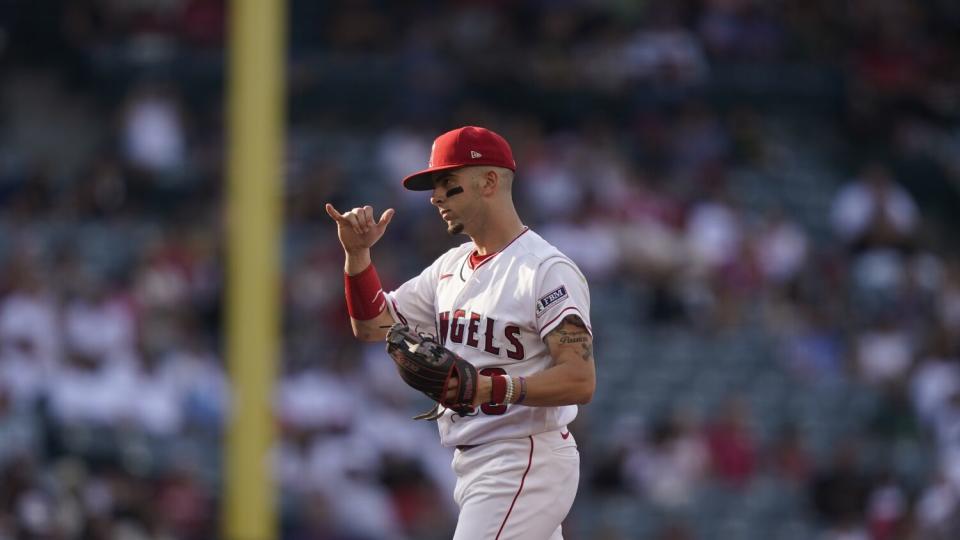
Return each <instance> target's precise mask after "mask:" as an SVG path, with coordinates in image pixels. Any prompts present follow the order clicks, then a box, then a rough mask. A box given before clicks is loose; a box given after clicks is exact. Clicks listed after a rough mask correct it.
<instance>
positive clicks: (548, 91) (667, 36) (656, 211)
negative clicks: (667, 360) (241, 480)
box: [0, 0, 960, 540]
mask: <svg viewBox="0 0 960 540" xmlns="http://www.w3.org/2000/svg"><path fill="white" fill-rule="evenodd" d="M290 8H291V16H290V32H291V39H290V44H291V51H290V55H289V60H290V63H289V68H288V72H289V81H288V85H289V96H290V105H289V110H288V115H289V123H288V125H289V129H288V133H287V137H288V138H287V155H286V161H285V163H284V166H285V175H284V179H283V180H284V186H285V192H284V193H285V203H286V204H285V208H286V231H285V233H284V239H283V245H282V246H278V254H282V257H283V261H284V275H283V299H284V307H283V315H284V321H283V338H284V339H283V350H282V355H281V359H280V362H281V379H280V380H279V382H278V387H277V391H276V398H275V416H276V420H277V425H278V427H279V433H280V435H281V437H280V440H279V442H278V445H277V447H276V449H275V454H274V470H275V471H276V478H277V480H278V483H279V486H280V488H281V493H282V496H281V507H280V521H281V530H282V536H283V538H290V539H296V540H301V539H302V540H364V539H369V540H373V539H392V538H396V539H403V538H418V539H428V540H429V539H431V538H448V537H449V536H450V535H451V531H452V527H453V523H454V520H455V516H456V508H455V506H454V504H453V500H452V496H451V494H452V486H453V478H452V473H451V471H450V468H449V459H450V457H451V455H452V454H451V452H450V451H449V450H447V449H443V448H442V447H440V446H439V443H438V438H437V436H436V435H435V434H434V429H435V428H434V426H433V425H432V424H427V423H421V422H414V421H413V420H411V419H410V418H409V417H410V416H411V413H414V412H419V409H422V408H425V404H424V402H423V401H422V400H421V399H420V398H419V397H418V396H415V395H412V392H411V391H409V389H407V388H406V387H405V386H403V385H402V384H400V381H399V378H398V377H397V376H396V375H395V373H394V369H393V367H392V365H391V364H390V363H389V362H386V357H385V355H384V354H383V350H382V347H380V346H379V345H376V344H372V345H361V344H358V343H355V342H354V341H353V339H352V337H351V335H350V330H349V325H348V321H347V317H346V313H345V309H344V304H343V298H342V277H341V272H342V258H341V257H342V255H341V252H340V246H339V243H338V242H337V239H336V236H335V233H334V228H333V226H332V225H331V224H330V223H329V222H328V219H329V218H327V216H326V214H325V212H324V211H323V204H324V203H326V202H332V203H334V204H335V205H337V206H338V208H340V209H341V210H345V209H349V208H351V207H353V206H359V205H361V204H366V203H370V204H373V205H374V206H375V207H376V208H385V207H388V206H392V207H395V208H397V210H398V213H397V215H396V218H395V219H394V220H393V223H392V224H391V226H390V228H389V230H388V231H387V234H386V236H385V237H384V239H383V240H382V241H381V242H380V244H378V245H377V246H376V248H375V250H374V257H375V260H376V262H377V266H378V269H379V270H380V273H381V275H382V277H383V279H384V282H385V284H386V285H388V286H391V287H392V286H396V285H399V284H400V283H401V282H402V281H403V280H404V279H406V278H407V277H409V276H411V275H412V274H413V273H414V272H418V271H419V270H420V269H421V268H422V267H423V266H425V265H426V264H428V263H429V262H430V261H431V260H432V259H433V258H434V257H435V256H437V255H439V254H440V253H442V252H443V251H445V250H446V249H448V248H449V247H452V246H453V245H455V244H456V243H458V242H460V241H461V239H451V238H448V237H447V236H446V233H445V232H444V228H443V227H442V224H441V222H440V221H439V219H438V217H437V216H436V215H435V214H434V213H433V211H432V210H431V207H430V206H429V204H427V200H426V199H425V197H424V196H423V195H422V194H417V193H411V192H405V191H404V190H403V189H402V188H401V186H400V184H399V179H400V178H402V177H403V176H404V175H405V174H407V173H409V172H410V171H413V170H418V169H420V168H422V166H423V164H424V163H425V161H426V158H427V156H428V154H429V149H430V143H431V141H432V139H433V137H434V136H435V135H437V134H438V133H440V132H442V131H445V130H447V129H450V128H452V127H455V126H458V125H462V124H480V125H485V126H488V127H491V128H492V129H495V130H496V131H498V132H500V133H502V134H503V135H505V136H506V138H507V139H508V140H509V141H511V143H512V145H513V149H514V152H515V154H516V156H517V161H518V165H519V169H518V182H517V185H516V186H517V193H516V197H517V199H518V205H519V207H520V213H521V216H522V217H523V218H524V220H525V221H526V222H527V224H529V225H531V226H532V227H533V228H534V229H535V230H537V231H538V232H539V233H540V234H542V235H543V236H544V237H545V238H546V239H547V240H549V241H550V242H552V243H554V244H555V245H556V246H558V247H559V248H560V249H561V250H563V251H564V252H565V253H567V254H568V255H570V256H571V257H572V258H573V259H574V260H575V261H577V263H578V264H579V265H580V267H581V269H582V270H583V271H584V273H585V274H586V275H587V277H588V278H589V280H590V282H591V288H592V290H593V291H594V292H595V293H596V294H595V296H594V304H593V313H592V318H593V326H594V328H595V329H596V331H597V351H598V359H597V360H598V369H599V371H600V377H601V378H600V381H601V383H603V381H604V378H603V377H604V372H605V370H612V369H614V367H612V366H610V365H609V363H610V362H625V364H624V365H623V366H621V368H623V369H621V371H624V370H625V371H626V372H628V373H629V372H630V370H631V368H630V364H629V363H630V362H632V363H636V364H643V363H645V362H649V361H652V360H653V359H648V358H631V357H629V354H615V353H624V352H627V353H628V352H629V351H630V350H636V347H637V346H638V345H639V344H638V343H636V342H633V341H631V340H635V339H641V338H640V337H638V336H644V335H649V334H647V333H645V331H646V330H648V329H667V330H669V331H671V332H675V334H674V335H679V336H680V338H681V340H682V341H684V342H687V343H706V342H707V341H708V340H710V339H714V338H716V337H717V336H734V335H740V334H745V335H753V336H761V337H764V338H768V339H769V340H770V342H772V343H774V347H773V348H772V350H771V351H768V352H769V356H770V357H769V358H767V357H766V356H764V357H763V358H761V362H763V363H765V365H768V366H770V368H771V369H772V370H773V371H774V374H775V375H776V374H781V375H782V376H783V380H784V381H786V382H785V384H786V385H787V387H788V388H789V389H790V391H792V392H795V393H800V394H811V395H814V394H817V393H818V392H819V393H821V394H822V395H825V396H830V395H831V392H833V393H837V392H844V393H849V395H850V396H853V397H856V396H869V397H871V398H875V399H874V400H873V401H871V405H870V407H869V410H867V411H866V414H865V415H864V420H863V421H862V422H861V423H860V424H857V425H853V426H849V429H846V430H844V432H843V433H840V434H838V435H836V436H831V437H829V438H827V439H826V440H821V439H815V438H814V437H813V435H812V434H811V432H809V431H808V430H807V428H806V426H805V425H803V424H802V422H800V419H799V418H796V419H790V418H788V419H787V421H785V422H783V423H782V425H777V426H774V429H773V430H772V431H771V430H767V431H761V430H760V429H759V428H758V427H757V426H758V422H757V421H756V418H757V417H759V416H762V415H763V414H764V412H765V411H764V410H762V409H760V408H758V407H757V406H756V401H755V400H751V399H749V398H750V397H751V396H749V395H744V394H743V393H742V392H741V393H738V390H742V389H737V388H724V389H723V390H724V397H723V399H722V400H720V401H718V402H716V403H709V402H707V403H705V402H704V401H703V396H702V395H698V394H697V393H696V392H695V391H692V390H689V388H688V387H685V386H683V385H681V386H680V387H679V388H681V390H680V391H678V392H677V393H676V395H674V396H672V397H671V398H670V400H669V403H667V404H666V406H665V407H660V406H657V407H653V406H650V407H647V408H640V409H639V410H637V409H632V408H629V407H626V406H624V403H625V402H624V401H622V400H621V401H617V400H616V399H613V398H612V397H611V395H610V392H608V391H607V389H605V388H604V385H603V384H601V385H600V386H599V387H598V390H597V392H598V399H597V400H596V402H595V403H593V404H591V405H588V406H586V407H584V408H583V411H582V414H581V417H580V419H578V421H577V424H576V425H575V426H574V429H575V431H576V432H577V436H578V440H580V442H581V453H582V456H583V464H584V465H583V471H582V480H581V492H580V496H579V497H578V500H577V502H576V503H575V505H574V509H573V511H572V513H571V516H570V518H569V523H568V526H567V527H566V533H565V536H566V537H567V538H571V539H577V538H582V539H587V538H609V539H618V538H636V537H638V536H637V534H639V533H637V531H639V530H640V528H638V527H641V526H643V525H644V523H640V520H642V519H643V517H642V516H644V515H655V516H657V521H656V523H655V526H653V527H652V528H650V530H649V536H644V537H650V538H657V539H673V540H677V539H705V540H706V539H710V538H718V537H724V538H734V537H736V538H754V537H759V538H773V537H775V538H797V539H800V538H814V537H816V538H823V539H824V540H918V539H931V540H941V539H948V538H957V537H960V249H958V248H960V244H958V243H957V241H956V236H955V234H954V231H955V230H956V228H957V227H958V226H960V122H958V119H960V71H957V70H956V69H955V68H956V66H957V65H958V64H960V34H958V33H957V32H956V28H958V27H960V7H958V5H957V4H956V3H955V2H951V1H950V0H928V1H926V2H909V1H906V0H850V1H846V2H831V1H826V0H815V1H804V2H801V1H799V0H778V1H774V2H769V1H759V0H684V1H679V2H667V1H650V2H618V1H610V0H606V1H604V0H592V1H587V0H564V1H562V2H541V1H536V0H527V1H522V2H504V1H497V0H486V1H484V0H473V1H471V0H461V1H454V2H439V1H427V0H421V1H416V2H403V3H396V2H383V1H376V0H342V1H337V2H313V1H309V0H290ZM225 14H226V6H225V2H223V0H138V1H129V0H124V1H121V0H60V1H50V2H33V1H30V0H11V1H8V2H3V3H0V81H2V84H0V209H2V212H0V540H6V539H8V538H9V539H14V538H16V539H27V538H37V539H72V538H84V539H100V538H121V539H137V540H139V539H158V540H159V539H167V538H170V539H174V538H176V539H198V540H199V539H207V538H215V537H217V532H216V531H217V530H218V528H219V524H220V521H219V520H220V508H219V503H220V501H221V490H222V486H223V484H222V482H223V478H222V474H221V472H222V471H221V469H220V463H221V458H220V452H221V448H222V446H221V443H222V435H223V432H224V427H225V422H226V420H227V418H228V417H229V414H230V390H229V383H228V377H227V374H226V368H225V364H224V359H223V358H222V313H221V311H222V307H221V304H222V300H223V299H222V292H223V288H224V287H223V281H224V275H223V252H222V245H223V242H222V238H223V232H224V229H225V226H226V224H225V223H224V220H223V215H224V211H223V205H224V200H223V192H224V187H223V186H224V181H223V174H224V150H225V141H226V136H225V133H224V129H225V125H224V118H223V116H224V115H223V106H222V96H223V92H224V91H225V88H224V77H223V71H224V65H223V59H224V54H225V51H224V37H225ZM614 304H617V305H621V306H622V307H623V308H624V310H626V311H622V312H621V311H618V310H617V309H614ZM621 313H629V314H630V316H629V317H628V318H625V317H621V316H620V314H621ZM697 354H698V356H699V357H702V358H701V359H700V360H698V361H699V362H700V364H698V366H699V367H698V369H703V370H706V371H710V370H711V369H714V370H722V368H719V367H716V368H711V359H710V357H711V355H712V354H714V351H711V350H709V349H703V350H699V351H698V352H697ZM754 354H761V352H760V351H754ZM762 354H763V355H766V354H767V353H762ZM638 369H639V368H638ZM607 372H609V371H607ZM746 376H747V377H749V376H750V374H746ZM778 380H779V379H778ZM684 388H687V390H686V391H684V390H683V389H684ZM841 389H842V390H841ZM620 391H622V390H620ZM605 392H607V393H606V394H605ZM818 395H819V394H818ZM627 397H629V396H627ZM640 397H642V396H640ZM773 399H774V400H775V399H776V396H774V398H773ZM791 420H792V421H791ZM829 421H830V418H824V419H822V422H825V423H829ZM911 449H912V450H911ZM911 451H912V452H913V453H912V454H911V455H913V456H915V459H914V461H918V462H919V464H918V465H917V466H916V467H914V468H913V469H910V470H909V474H908V473H907V472H905V471H904V470H903V469H902V468H898V467H895V466H893V464H894V462H896V461H897V459H898V456H901V455H906V454H909V453H910V452H911ZM765 490H766V491H765ZM768 493H770V494H772V495H771V496H770V497H769V498H771V499H772V498H774V497H775V496H780V495H783V494H784V493H786V494H788V495H789V496H790V497H792V498H789V499H788V504H789V505H791V507H792V510H791V512H790V515H791V516H794V517H796V518H797V520H798V523H799V525H798V526H797V527H795V528H792V529H791V528H786V529H776V531H777V532H776V535H775V536H774V535H771V536H757V535H756V534H757V533H756V531H755V530H754V531H753V534H754V536H750V534H751V530H748V529H750V528H751V527H753V524H752V523H751V522H749V521H748V522H746V525H744V526H745V527H747V529H746V530H742V531H739V532H738V533H730V534H727V535H726V536H716V534H719V533H716V530H714V529H710V528H707V529H704V528H703V527H702V526H700V525H698V523H699V524H701V525H702V523H701V522H698V521H697V520H696V519H694V518H693V517H691V516H696V515H699V514H703V515H705V514H706V513H707V507H708V506H709V505H711V504H714V503H716V501H718V500H720V501H722V500H736V499H738V498H744V499H746V498H747V497H748V496H751V495H752V496H754V497H756V496H758V494H759V497H760V498H764V497H765V494H768ZM611 500H625V501H627V502H626V505H627V508H634V507H641V506H642V507H644V508H652V509H653V512H652V513H651V514H641V513H635V514H633V515H632V516H630V519H632V520H633V521H630V520H627V521H626V522H625V524H624V523H604V522H598V520H597V519H596V516H597V515H599V513H598V512H597V511H596V510H597V509H598V508H600V507H602V506H603V505H605V504H606V503H607V502H608V501H611ZM711 501H712V502H711ZM728 517H729V516H728ZM661 518H663V519H661ZM631 524H632V525H631ZM712 525H716V523H708V526H712ZM711 531H712V532H711ZM791 535H792V536H791Z"/></svg>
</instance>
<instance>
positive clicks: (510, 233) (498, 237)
mask: <svg viewBox="0 0 960 540" xmlns="http://www.w3.org/2000/svg"><path fill="white" fill-rule="evenodd" d="M511 210H512V209H511ZM498 218H499V219H498ZM525 228H526V227H525V226H524V224H523V222H522V221H520V216H518V215H517V213H516V211H512V212H507V213H506V215H503V216H491V219H488V220H487V221H486V222H485V223H484V226H483V227H479V228H478V229H479V230H477V231H474V232H471V234H470V239H471V240H473V243H474V244H475V245H476V246H477V253H478V254H480V255H488V254H490V253H496V252H498V251H500V250H501V249H503V248H504V246H506V245H507V244H509V243H510V242H512V241H513V240H514V239H515V238H516V237H517V236H520V233H522V232H523V230H524V229H525Z"/></svg>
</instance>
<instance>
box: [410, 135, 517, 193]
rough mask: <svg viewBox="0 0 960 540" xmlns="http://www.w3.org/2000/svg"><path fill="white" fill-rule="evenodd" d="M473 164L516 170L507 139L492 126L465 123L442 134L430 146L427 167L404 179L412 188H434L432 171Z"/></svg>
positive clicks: (418, 189)
mask: <svg viewBox="0 0 960 540" xmlns="http://www.w3.org/2000/svg"><path fill="white" fill-rule="evenodd" d="M471 165H492V166H495V167H504V168H506V169H510V170H511V171H516V170H517V162H516V161H514V160H513V151H512V150H510V144H509V143H507V140H506V139H504V138H503V137H501V136H500V135H497V134H496V133H494V132H492V131H490V130H489V129H486V128H482V127H476V126H464V127H462V128H457V129H454V130H452V131H448V132H446V133H444V134H443V135H440V136H439V137H437V138H436V139H435V140H434V141H433V148H431V149H430V162H429V163H427V168H426V169H424V170H422V171H419V172H415V173H413V174H411V175H410V176H408V177H406V178H404V179H403V187H405V188H407V189H410V190H413V191H429V190H431V189H433V181H432V180H431V178H430V173H435V172H437V171H446V170H450V169H456V168H459V167H469V166H471Z"/></svg>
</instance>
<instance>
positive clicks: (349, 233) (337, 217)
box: [326, 203, 394, 252]
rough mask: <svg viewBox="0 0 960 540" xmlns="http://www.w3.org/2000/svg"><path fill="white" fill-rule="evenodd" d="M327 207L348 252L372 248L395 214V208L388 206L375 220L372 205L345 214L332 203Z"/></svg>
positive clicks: (341, 241)
mask: <svg viewBox="0 0 960 540" xmlns="http://www.w3.org/2000/svg"><path fill="white" fill-rule="evenodd" d="M326 208H327V214H328V215H329V216H330V218H331V219H333V221H335V222H336V223H337V236H338V237H339V238H340V243H341V244H343V249H344V251H348V252H350V251H358V250H363V249H370V248H371V247H372V246H373V245H374V244H376V243H377V240H380V237H381V236H383V232H384V231H386V230H387V225H389V224H390V220H391V219H393V214H394V210H393V208H388V209H387V210H385V211H384V212H383V214H382V215H381V216H380V220H379V221H374V220H373V207H372V206H363V207H358V208H354V209H353V210H350V211H349V212H344V213H343V214H341V213H340V212H339V211H337V209H336V208H334V207H333V205H332V204H330V203H327V206H326Z"/></svg>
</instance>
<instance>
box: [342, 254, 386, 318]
mask: <svg viewBox="0 0 960 540" xmlns="http://www.w3.org/2000/svg"><path fill="white" fill-rule="evenodd" d="M343 291H344V293H345V294H346V297H347V313H349V314H350V317H351V318H353V319H356V320H358V321H369V320H370V319H375V318H376V317H377V315H380V313H381V312H383V310H384V308H386V307H387V299H386V298H385V297H384V296H383V286H382V285H381V284H380V277H379V276H377V269H376V268H374V267H373V263H370V266H368V267H366V268H364V269H363V271H362V272H360V273H359V274H357V275H355V276H348V275H347V274H344V275H343Z"/></svg>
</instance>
